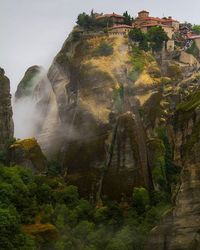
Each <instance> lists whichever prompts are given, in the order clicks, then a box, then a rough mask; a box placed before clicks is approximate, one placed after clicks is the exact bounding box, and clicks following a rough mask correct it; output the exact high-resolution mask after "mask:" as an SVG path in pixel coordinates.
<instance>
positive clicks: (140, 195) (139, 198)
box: [133, 187, 150, 214]
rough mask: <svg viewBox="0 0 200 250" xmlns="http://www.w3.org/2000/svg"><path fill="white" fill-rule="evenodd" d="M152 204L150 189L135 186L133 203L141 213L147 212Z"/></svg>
mask: <svg viewBox="0 0 200 250" xmlns="http://www.w3.org/2000/svg"><path fill="white" fill-rule="evenodd" d="M149 204H150V198H149V193H148V191H147V190H146V189H145V188H143V187H141V188H134V191H133V205H134V207H135V208H136V210H137V212H138V213H139V214H142V213H144V212H145V210H146V208H147V206H148V205H149Z"/></svg>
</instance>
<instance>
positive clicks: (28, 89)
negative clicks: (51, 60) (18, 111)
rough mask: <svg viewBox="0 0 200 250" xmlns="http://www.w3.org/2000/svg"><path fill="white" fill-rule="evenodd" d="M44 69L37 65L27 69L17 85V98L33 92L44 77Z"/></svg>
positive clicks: (27, 95) (28, 95)
mask: <svg viewBox="0 0 200 250" xmlns="http://www.w3.org/2000/svg"><path fill="white" fill-rule="evenodd" d="M44 74H45V73H44V69H42V68H41V67H39V66H37V65H35V66H32V67H30V68H28V69H27V71H26V72H25V74H24V77H23V78H22V80H21V81H20V83H19V84H18V86H17V91H16V92H15V98H16V99H20V98H24V97H30V96H31V95H32V94H33V91H34V89H35V86H36V85H38V84H39V82H40V81H42V80H43V78H44Z"/></svg>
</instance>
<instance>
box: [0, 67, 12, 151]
mask: <svg viewBox="0 0 200 250" xmlns="http://www.w3.org/2000/svg"><path fill="white" fill-rule="evenodd" d="M13 132H14V126H13V120H12V107H11V95H10V81H9V79H8V78H7V77H6V76H5V72H4V70H3V69H2V68H0V150H4V149H5V146H6V145H8V143H9V141H10V140H11V139H12V138H13Z"/></svg>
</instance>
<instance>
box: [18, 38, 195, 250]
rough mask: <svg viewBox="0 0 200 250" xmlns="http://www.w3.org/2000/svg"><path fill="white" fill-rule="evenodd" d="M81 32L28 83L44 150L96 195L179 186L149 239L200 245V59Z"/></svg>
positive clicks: (163, 244) (150, 245)
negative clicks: (42, 73)
mask: <svg viewBox="0 0 200 250" xmlns="http://www.w3.org/2000/svg"><path fill="white" fill-rule="evenodd" d="M73 34H74V33H72V34H70V36H69V38H68V39H67V40H66V42H65V43H64V45H63V47H62V49H61V51H60V52H59V53H58V55H57V56H56V57H55V59H54V61H53V63H52V65H51V67H50V69H49V71H48V74H47V76H46V75H45V76H44V77H43V80H42V81H41V80H38V81H36V84H34V86H32V87H31V92H30V91H28V95H29V96H31V98H33V97H34V98H35V99H34V100H35V104H36V110H37V113H39V114H40V119H39V123H38V124H37V126H36V127H37V129H36V130H35V132H34V133H35V134H34V135H35V136H36V137H37V139H38V142H39V144H40V145H41V148H42V150H43V151H44V153H45V155H46V156H47V157H48V159H55V158H56V159H57V160H58V161H59V162H60V164H61V165H62V174H63V176H64V177H65V179H66V181H67V182H68V183H71V184H75V185H77V186H78V187H79V191H80V193H81V194H82V195H84V196H89V197H90V198H91V199H92V200H96V201H97V202H99V201H100V200H101V197H106V196H108V197H109V198H111V199H115V200H119V201H120V200H123V199H124V198H125V199H126V198H127V197H130V196H131V195H132V192H133V188H134V187H140V186H144V187H146V188H147V189H154V190H163V189H170V192H171V194H172V198H173V201H172V202H174V201H175V202H174V203H173V204H174V208H173V209H172V210H171V211H169V213H168V214H167V215H166V216H164V217H163V220H162V221H161V222H160V224H159V225H158V226H157V227H156V228H155V229H153V231H152V232H151V233H150V235H149V239H148V241H147V243H146V249H149V250H150V249H151V250H152V249H158V250H159V249H160V250H171V249H172V250H175V249H199V228H200V222H199V219H198V213H199V204H200V199H199V197H200V195H199V194H200V193H199V192H200V190H199V184H200V179H199V166H200V165H199V164H200V160H199V155H198V151H199V133H200V129H199V128H200V126H199V121H200V118H199V105H200V103H199V98H200V95H199V83H200V82H199V79H200V77H199V62H198V61H197V60H196V59H195V58H194V57H193V56H192V55H189V54H188V53H186V52H183V51H179V50H177V51H174V52H171V53H158V54H156V55H152V53H150V52H143V51H140V50H138V49H137V48H135V47H133V48H132V47H131V45H130V44H129V42H128V39H127V38H124V37H120V36H115V37H105V36H104V37H101V36H100V37H90V38H87V39H82V38H81V37H77V36H74V35H73ZM102 48H103V49H102ZM105 48H106V49H105ZM22 82H23V81H22ZM23 86H26V84H24V85H23ZM23 88H24V87H21V86H19V89H23ZM25 89H26V88H25ZM28 89H29V88H28ZM24 93H26V91H25V92H24ZM166 166H170V168H169V169H166ZM180 171H181V178H180V180H179V181H178V174H177V175H176V177H177V179H176V180H174V176H173V174H172V173H175V172H176V173H179V172H180Z"/></svg>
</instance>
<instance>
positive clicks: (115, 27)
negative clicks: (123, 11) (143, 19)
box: [110, 24, 134, 29]
mask: <svg viewBox="0 0 200 250" xmlns="http://www.w3.org/2000/svg"><path fill="white" fill-rule="evenodd" d="M118 28H134V27H133V26H130V25H126V24H122V25H114V26H113V27H111V28H110V29H118Z"/></svg>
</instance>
